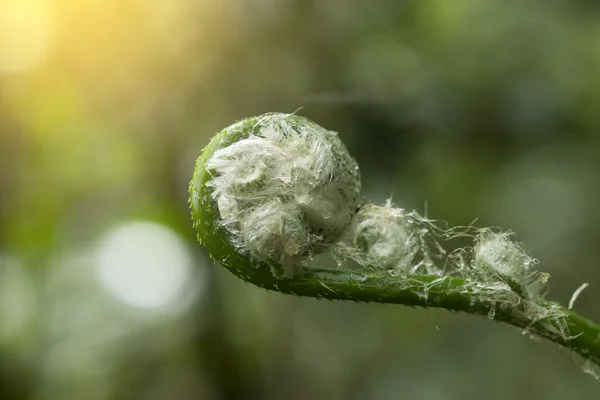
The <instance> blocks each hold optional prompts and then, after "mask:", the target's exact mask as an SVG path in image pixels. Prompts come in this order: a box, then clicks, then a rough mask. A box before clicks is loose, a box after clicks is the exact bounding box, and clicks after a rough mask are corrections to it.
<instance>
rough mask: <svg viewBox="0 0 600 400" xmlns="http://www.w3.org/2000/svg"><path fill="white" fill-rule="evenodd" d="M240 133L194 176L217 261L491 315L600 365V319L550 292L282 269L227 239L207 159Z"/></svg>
mask: <svg viewBox="0 0 600 400" xmlns="http://www.w3.org/2000/svg"><path fill="white" fill-rule="evenodd" d="M238 139H239V136H235V135H231V136H229V137H222V136H219V135H217V136H215V137H214V138H213V140H212V141H211V142H210V144H209V145H208V146H207V147H206V148H205V149H204V151H203V152H202V155H201V156H200V158H199V159H198V161H197V164H196V168H195V170H194V175H193V178H192V181H191V183H190V196H191V197H190V204H191V210H192V216H193V220H194V227H195V228H196V231H197V233H198V240H199V241H200V243H202V244H203V245H204V246H205V247H206V248H207V249H208V251H209V253H210V255H211V257H212V258H213V259H214V260H215V261H216V262H218V263H220V264H221V265H222V266H223V267H225V268H226V269H228V270H229V271H230V272H232V273H233V274H235V275H237V276H238V277H239V278H241V279H243V280H244V281H246V282H249V283H252V284H254V285H256V286H259V287H262V288H264V289H267V290H271V291H277V292H281V293H286V294H292V295H297V296H305V297H313V298H317V299H328V300H351V301H355V302H373V303H390V304H402V305H406V306H412V307H415V306H420V307H436V308H445V309H447V310H450V311H456V312H465V313H469V314H474V315H482V316H488V317H490V318H493V319H495V320H496V321H503V322H505V323H508V324H511V325H514V326H516V327H518V328H521V329H523V330H524V331H526V332H527V333H529V334H533V335H535V336H538V337H541V338H544V339H547V340H549V341H551V342H554V343H556V344H557V345H559V346H562V347H564V348H566V349H569V350H571V351H572V352H574V353H576V354H577V355H579V356H581V357H583V358H584V359H585V360H589V361H592V362H594V363H596V364H598V365H600V326H598V325H596V324H595V323H593V322H591V321H589V320H587V319H585V318H583V317H581V316H579V315H578V314H576V313H574V312H573V311H571V310H569V309H566V308H564V307H562V306H560V305H559V304H557V303H554V302H549V301H545V300H539V301H538V302H537V303H535V307H538V308H540V309H541V311H542V312H537V313H535V314H533V313H531V312H527V309H526V308H527V307H531V306H532V305H531V302H527V301H522V302H521V301H520V299H521V298H520V297H519V295H518V294H517V293H515V292H513V291H510V296H513V297H512V299H511V301H501V297H498V296H495V295H494V296H487V295H485V294H486V291H489V292H490V293H491V292H493V291H495V290H498V289H497V288H494V286H493V285H486V284H485V283H484V282H480V281H476V280H471V279H465V278H462V277H458V276H451V275H450V276H437V275H421V274H408V275H406V274H404V275H403V274H398V273H392V272H389V271H382V270H378V269H377V268H373V269H372V270H371V269H363V270H360V271H353V270H335V269H318V268H312V267H311V268H307V269H304V270H303V271H302V272H301V273H298V274H296V275H295V276H293V277H292V278H281V277H278V276H277V275H276V274H274V273H273V271H274V266H273V265H270V264H267V263H263V262H259V261H256V260H252V259H250V258H248V257H247V256H245V255H244V254H242V253H240V252H239V251H238V250H237V249H236V248H234V247H233V246H232V245H231V243H230V242H229V241H228V240H227V234H226V233H225V232H224V231H223V230H222V228H221V227H219V226H218V225H217V224H216V223H215V220H216V218H215V210H214V207H213V206H212V200H211V197H210V193H209V190H208V188H207V185H206V183H207V181H208V180H209V179H210V178H211V173H210V171H207V170H206V168H205V164H206V161H207V160H208V159H209V158H210V157H211V156H212V154H213V153H214V152H215V151H216V150H217V149H218V148H222V147H226V146H228V145H230V144H231V143H233V142H235V141H236V140H238ZM544 310H547V311H549V312H548V317H537V318H535V319H534V318H532V315H538V316H539V315H542V316H543V315H544V312H543V311H544ZM550 311H551V312H550ZM557 315H558V317H557Z"/></svg>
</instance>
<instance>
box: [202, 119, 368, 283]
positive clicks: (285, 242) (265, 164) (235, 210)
mask: <svg viewBox="0 0 600 400" xmlns="http://www.w3.org/2000/svg"><path fill="white" fill-rule="evenodd" d="M240 124H241V123H238V124H235V125H232V126H231V127H229V128H227V129H228V130H231V131H236V130H240V129H242V128H241V125H240ZM207 169H208V170H210V171H211V173H212V175H213V178H212V179H211V180H209V181H208V183H207V185H208V186H209V187H211V188H212V194H211V196H212V198H213V200H214V201H215V205H216V208H217V209H218V212H219V216H220V221H219V223H220V225H221V226H222V227H224V228H225V229H226V230H227V231H228V233H229V235H230V240H231V242H232V243H233V244H234V246H236V247H237V248H238V249H239V250H240V251H241V252H244V253H245V254H249V255H250V256H252V257H254V258H257V259H259V260H261V261H266V262H273V261H274V262H276V263H277V264H279V265H280V266H282V267H283V268H284V273H285V274H286V275H288V276H289V275H291V274H293V272H294V269H295V267H297V266H298V265H300V264H302V263H304V262H306V261H309V260H310V258H311V256H312V254H314V253H316V252H319V251H321V250H322V249H324V248H326V247H327V246H328V245H331V244H333V243H335V242H336V241H337V240H338V239H339V238H340V237H341V236H342V235H343V234H344V232H345V231H346V229H347V227H348V226H349V225H350V223H351V221H352V219H353V217H354V214H355V212H356V209H357V208H358V206H359V202H360V189H361V187H360V186H361V185H360V176H359V170H358V164H357V163H356V161H355V160H354V159H353V158H352V157H351V156H350V154H349V153H348V151H347V149H346V147H345V146H344V144H343V143H342V142H341V140H340V139H339V137H338V136H337V134H336V133H335V132H331V131H328V130H326V129H324V128H322V127H320V126H318V125H317V124H315V123H313V122H312V121H310V120H307V119H305V118H302V117H298V116H295V115H288V114H269V115H266V116H263V117H261V118H260V119H259V120H258V122H257V124H256V125H254V126H253V127H252V129H251V133H249V134H248V135H243V136H242V139H241V140H239V141H237V142H235V143H233V144H232V145H230V146H228V147H225V148H223V149H220V150H217V151H216V152H215V153H214V154H213V156H212V157H211V159H210V160H208V162H207Z"/></svg>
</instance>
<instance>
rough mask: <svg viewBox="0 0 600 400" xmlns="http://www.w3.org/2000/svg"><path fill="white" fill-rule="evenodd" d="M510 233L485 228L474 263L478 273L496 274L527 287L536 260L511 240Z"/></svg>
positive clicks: (477, 244) (477, 243)
mask: <svg viewBox="0 0 600 400" xmlns="http://www.w3.org/2000/svg"><path fill="white" fill-rule="evenodd" d="M512 236H513V234H512V233H510V232H500V233H497V232H494V231H492V230H491V229H488V228H484V229H481V230H480V231H479V236H478V237H477V239H476V242H475V248H474V257H473V262H474V265H475V268H476V269H477V270H478V271H481V272H483V273H484V274H486V273H488V274H489V273H490V272H491V273H495V274H497V275H499V276H500V277H501V278H503V279H510V280H511V281H514V282H516V283H518V284H520V285H523V286H525V285H526V280H527V278H528V277H529V276H530V275H531V273H532V267H533V266H534V265H535V263H536V260H535V259H533V258H531V257H530V256H529V255H528V254H527V253H525V251H524V250H523V249H522V248H521V246H519V245H518V244H516V243H514V242H513V241H512V240H511V237H512Z"/></svg>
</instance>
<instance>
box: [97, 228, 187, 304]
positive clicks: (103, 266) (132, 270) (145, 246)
mask: <svg viewBox="0 0 600 400" xmlns="http://www.w3.org/2000/svg"><path fill="white" fill-rule="evenodd" d="M96 257H97V259H96V268H97V270H96V271H97V274H98V279H99V281H100V283H101V285H102V287H103V288H104V289H105V290H106V291H107V292H109V293H110V294H112V295H113V296H114V297H115V298H116V299H118V300H120V301H121V302H123V303H125V304H127V305H130V306H132V307H137V308H144V309H160V308H171V309H172V308H178V307H177V303H178V302H179V301H180V300H183V299H184V297H185V294H186V292H187V290H188V289H189V287H188V282H189V281H190V276H191V264H192V258H191V256H190V254H189V250H188V249H187V247H186V245H185V243H184V241H183V239H182V238H181V237H180V236H179V235H177V233H175V232H173V231H172V230H170V229H169V228H167V227H165V226H162V225H160V224H157V223H152V222H131V223H126V224H124V225H121V226H118V227H116V228H114V229H112V230H110V231H109V232H107V233H106V234H105V235H104V236H103V237H102V238H101V240H100V243H99V244H98V247H97V250H96Z"/></svg>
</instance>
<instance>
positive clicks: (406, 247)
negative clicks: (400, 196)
mask: <svg viewBox="0 0 600 400" xmlns="http://www.w3.org/2000/svg"><path fill="white" fill-rule="evenodd" d="M354 242H355V244H356V248H357V250H359V251H360V253H359V254H362V255H364V256H363V257H360V256H358V257H356V256H355V257H354V258H358V261H359V263H361V264H364V265H369V266H377V267H378V268H384V269H398V270H402V271H407V272H408V271H410V269H411V268H412V266H413V264H412V261H413V258H414V256H415V253H416V251H417V250H418V241H417V238H416V235H414V234H413V232H412V231H411V228H410V227H409V224H408V221H407V219H406V214H405V213H404V210H403V209H401V208H395V207H392V206H391V204H390V203H389V202H388V204H386V205H384V206H379V205H375V204H366V205H365V206H363V207H362V208H361V209H360V211H359V212H358V214H357V216H356V224H355V228H354Z"/></svg>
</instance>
